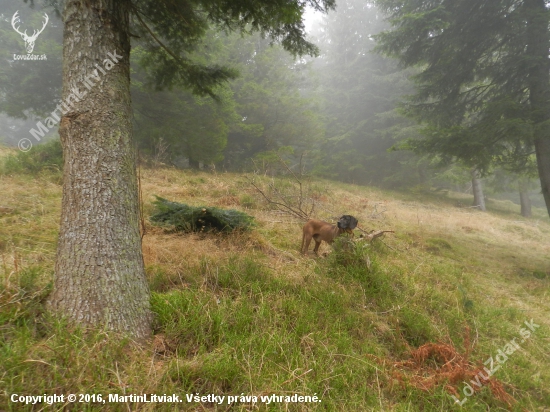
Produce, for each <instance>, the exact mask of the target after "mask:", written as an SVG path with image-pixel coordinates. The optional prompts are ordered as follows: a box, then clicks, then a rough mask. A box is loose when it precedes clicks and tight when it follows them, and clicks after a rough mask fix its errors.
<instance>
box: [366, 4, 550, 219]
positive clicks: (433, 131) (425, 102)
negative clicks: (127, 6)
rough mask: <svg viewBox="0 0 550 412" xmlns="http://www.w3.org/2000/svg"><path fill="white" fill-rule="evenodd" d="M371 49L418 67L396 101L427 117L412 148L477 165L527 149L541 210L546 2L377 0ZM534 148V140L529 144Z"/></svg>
mask: <svg viewBox="0 0 550 412" xmlns="http://www.w3.org/2000/svg"><path fill="white" fill-rule="evenodd" d="M375 3H376V4H378V5H379V6H380V7H382V8H383V9H384V10H385V11H386V12H387V13H389V14H390V16H391V17H390V21H391V23H392V25H393V29H392V30H391V31H388V32H385V33H382V34H381V35H379V36H378V40H379V41H380V43H381V44H380V46H379V47H378V50H379V51H381V52H383V53H385V54H387V55H390V56H393V57H396V58H398V59H399V60H400V62H401V63H402V64H403V65H404V66H405V67H409V66H418V67H421V68H422V70H421V72H420V73H419V74H418V75H416V76H415V81H416V86H417V88H416V93H415V94H413V95H411V96H409V98H408V100H407V102H406V104H405V105H404V110H405V112H406V113H407V114H409V115H410V116H412V117H414V118H416V119H417V120H419V121H421V122H424V123H425V124H427V126H428V127H427V128H426V130H425V138H424V139H423V140H422V141H411V142H409V145H410V147H411V148H413V149H416V150H417V151H420V152H429V153H432V154H437V155H442V156H444V157H445V156H446V157H448V158H451V159H452V158H454V159H458V160H461V161H463V162H464V163H466V164H468V165H469V166H472V167H476V168H478V169H480V170H485V171H487V170H488V169H489V167H490V166H491V165H492V164H495V163H501V162H504V163H511V164H512V163H513V164H515V165H516V166H517V165H521V164H522V163H524V164H525V165H526V167H528V165H529V160H528V157H529V155H530V154H531V153H533V151H535V152H536V156H537V163H538V171H539V177H540V180H541V186H542V192H543V195H544V197H545V199H546V204H547V208H548V210H549V213H550V132H549V130H550V126H549V125H550V74H549V73H550V60H549V58H548V50H549V46H550V31H549V23H550V11H549V5H548V4H547V2H545V0H522V1H518V0H483V1H480V0H462V1H451V0H437V1H432V0H421V1H417V0H379V1H376V2H375ZM533 148H534V149H533Z"/></svg>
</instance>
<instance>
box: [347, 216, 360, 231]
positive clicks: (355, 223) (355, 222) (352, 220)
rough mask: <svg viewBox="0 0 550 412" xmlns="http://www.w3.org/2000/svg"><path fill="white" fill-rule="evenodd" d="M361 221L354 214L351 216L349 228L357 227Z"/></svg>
mask: <svg viewBox="0 0 550 412" xmlns="http://www.w3.org/2000/svg"><path fill="white" fill-rule="evenodd" d="M358 223H359V221H358V220H357V219H356V218H354V217H353V216H350V220H349V228H350V229H355V228H356V227H357V224H358Z"/></svg>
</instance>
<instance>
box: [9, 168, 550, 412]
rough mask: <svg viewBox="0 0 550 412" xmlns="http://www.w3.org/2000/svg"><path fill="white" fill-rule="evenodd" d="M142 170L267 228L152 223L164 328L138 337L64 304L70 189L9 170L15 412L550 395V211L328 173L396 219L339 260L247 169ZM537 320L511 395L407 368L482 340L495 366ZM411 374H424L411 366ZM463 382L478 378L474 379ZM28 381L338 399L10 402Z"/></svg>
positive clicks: (379, 404)
mask: <svg viewBox="0 0 550 412" xmlns="http://www.w3.org/2000/svg"><path fill="white" fill-rule="evenodd" d="M142 172H143V174H144V178H143V179H144V180H143V182H142V184H143V187H144V190H145V193H144V198H145V199H148V198H152V196H151V195H152V194H157V193H159V194H162V195H163V196H167V197H168V196H169V197H170V198H174V199H175V200H177V201H180V200H183V199H184V198H185V196H188V194H189V193H193V194H196V196H199V194H202V197H198V198H196V199H194V200H193V202H194V203H196V204H214V202H216V201H219V202H220V204H221V202H224V201H225V200H227V201H228V202H229V201H230V200H231V199H233V198H234V197H235V196H236V197H237V199H241V203H246V205H241V206H242V207H247V208H248V207H250V206H248V205H254V207H253V210H252V211H250V209H249V211H250V213H252V212H254V216H255V218H256V219H257V221H258V227H257V228H256V231H255V233H253V234H250V235H243V234H240V235H224V236H217V235H215V234H203V235H200V236H199V235H179V236H176V235H173V234H168V233H165V232H162V231H160V229H156V231H154V230H153V229H152V228H149V230H150V232H148V233H147V234H146V236H145V240H144V242H145V243H144V250H145V257H146V268H147V275H148V279H149V284H150V288H151V290H152V296H151V304H152V308H153V311H154V314H155V320H154V338H153V339H152V340H151V341H150V342H147V343H146V344H145V345H137V344H135V343H134V342H132V341H131V340H129V339H127V338H125V337H124V336H120V335H116V334H113V333H107V332H106V331H103V330H101V329H100V330H82V329H78V328H74V327H72V326H70V325H68V324H66V323H65V322H64V321H63V320H62V319H57V318H53V317H51V316H50V315H49V314H48V312H47V307H46V302H47V296H48V294H49V292H50V290H51V282H52V276H53V262H54V258H55V242H56V234H57V229H56V227H57V222H58V218H59V202H60V188H59V186H58V185H56V184H55V183H52V182H51V180H49V178H48V177H47V176H38V177H37V178H36V179H34V180H27V179H26V178H25V177H23V176H20V175H17V174H16V175H13V176H5V175H4V176H0V183H2V184H3V185H4V187H5V188H6V191H5V193H6V195H5V198H4V202H6V203H5V206H6V207H8V208H9V209H10V211H9V212H7V213H4V214H2V215H0V245H1V247H0V410H6V411H19V410H23V411H26V410H28V411H34V410H41V409H42V408H44V410H63V408H67V409H68V410H78V411H80V410H84V411H128V410H132V411H133V410H140V411H141V410H144V411H148V410H161V411H163V410H166V411H168V410H170V411H171V410H188V411H195V410H211V411H215V410H219V411H225V410H232V411H233V410H234V411H239V410H241V411H245V410H262V411H263V410H266V411H287V410H289V411H380V410H385V411H434V412H435V411H452V410H455V409H456V410H464V411H486V410H494V411H500V410H502V411H504V410H512V411H524V410H529V411H535V410H544V408H546V407H547V406H548V405H550V386H549V385H548V382H550V369H549V368H548V367H547V366H548V364H549V355H548V353H550V331H549V328H548V325H547V323H545V320H546V319H548V315H549V314H550V307H549V304H548V295H549V290H550V289H549V275H548V273H549V272H548V271H549V265H548V260H547V259H548V258H547V255H545V254H544V252H543V251H544V250H545V249H544V245H539V244H540V243H541V242H543V243H544V242H548V241H550V239H549V237H550V231H549V230H548V226H549V225H548V223H546V222H540V223H539V226H536V227H535V226H531V225H521V224H520V223H514V222H513V221H512V220H517V219H516V217H510V218H507V217H505V216H501V215H498V216H495V215H491V214H485V215H484V214H480V213H477V214H466V213H465V212H464V211H457V210H456V208H455V207H454V206H452V205H447V204H443V205H439V206H437V205H436V204H434V203H427V204H423V203H420V202H413V201H412V200H410V199H407V198H406V196H405V197H400V196H396V197H393V196H394V195H393V194H390V193H388V192H379V191H375V190H373V189H369V188H359V187H355V186H350V185H346V187H345V189H336V185H334V186H331V183H330V182H326V181H323V182H319V183H316V184H318V185H319V187H321V186H322V187H324V188H329V190H328V192H330V193H331V196H332V197H331V202H332V203H331V205H330V206H331V207H332V208H333V209H337V210H345V211H346V212H348V211H349V212H350V213H352V214H354V215H355V216H358V217H359V218H360V224H361V225H362V226H363V227H365V228H369V229H370V228H372V227H376V228H379V229H388V228H392V229H395V230H396V234H395V235H389V236H387V237H386V239H385V240H384V243H382V242H381V241H376V242H374V243H373V244H370V245H369V244H365V243H360V242H358V243H354V242H349V241H348V240H346V239H342V240H339V241H338V242H336V244H335V247H334V251H333V252H332V253H330V254H329V255H328V256H327V257H326V258H313V257H311V256H310V257H302V256H300V255H299V253H298V248H299V243H300V236H301V235H300V224H298V223H295V222H291V221H288V220H284V219H282V218H281V217H280V215H273V214H271V212H269V211H266V209H267V206H266V205H265V204H264V203H263V202H262V199H261V198H260V197H256V196H255V195H254V193H253V192H246V193H244V192H242V188H243V183H242V181H240V180H239V179H240V178H239V177H236V176H232V175H215V176H214V175H209V174H205V173H203V174H197V173H196V172H192V173H191V172H190V173H188V174H187V173H183V172H178V171H173V170H162V171H154V170H151V171H149V170H145V171H142ZM282 186H284V185H282ZM237 188H238V189H237ZM190 190H192V192H190ZM239 190H241V191H239ZM338 190H340V191H338ZM209 193H210V194H209ZM224 193H225V194H226V196H227V199H224V198H223V196H224ZM148 196H149V197H148ZM178 196H179V197H178ZM323 196H324V195H323ZM327 196H328V195H327ZM404 198H405V201H404V200H403V199H404ZM334 199H342V200H341V201H340V200H338V202H341V203H337V202H336V201H335V200H334ZM365 199H369V201H371V202H372V201H373V200H372V199H375V200H376V199H380V200H379V201H380V202H382V201H384V202H386V204H387V206H386V207H387V210H388V211H387V212H386V213H385V214H383V215H376V217H375V218H374V217H372V218H371V217H370V216H372V212H373V211H374V209H373V208H372V207H371V206H369V204H366V201H365ZM388 199H389V200H388ZM245 200H246V202H245ZM377 201H378V200H377ZM365 205H367V206H365ZM146 206H148V205H146ZM148 207H149V206H148ZM376 210H377V211H380V210H381V208H380V207H378V208H377V209H376ZM279 222H281V223H279ZM518 225H519V226H518ZM464 227H466V228H467V229H463V228H464ZM491 231H494V232H495V233H492V232H491ZM325 250H326V249H325ZM531 318H533V319H534V321H535V323H538V324H540V325H541V327H540V328H539V329H538V330H537V331H536V332H535V333H533V334H532V336H531V337H530V338H529V339H527V340H525V342H523V343H522V344H521V349H520V350H518V351H516V352H515V353H514V354H512V355H510V356H509V359H508V360H507V361H506V363H505V364H503V365H502V367H501V368H500V369H499V370H498V371H497V372H496V374H495V377H496V378H497V379H498V380H499V381H501V382H502V383H503V384H504V388H505V389H506V391H507V392H508V393H509V394H511V395H512V396H513V397H514V398H515V400H516V402H515V403H514V404H513V405H512V406H507V405H506V403H504V402H502V401H500V400H498V399H497V398H495V396H494V395H493V394H492V393H491V392H490V391H489V390H488V388H487V387H484V388H483V389H482V390H481V391H480V392H478V393H476V394H474V395H473V396H472V397H470V398H468V401H467V403H466V404H464V406H463V407H462V408H460V407H458V406H457V405H454V401H453V399H452V398H451V397H450V395H449V393H448V392H447V391H446V390H445V388H444V387H443V385H440V386H437V387H435V388H433V389H431V390H429V391H423V390H421V389H418V387H417V386H415V385H414V384H413V383H414V382H413V381H414V379H418V377H416V378H415V377H414V376H412V375H411V374H408V372H407V371H406V370H404V369H402V368H401V369H400V368H396V367H395V366H394V365H395V364H397V363H398V362H400V361H404V360H407V359H409V357H410V351H411V350H413V349H416V348H418V347H420V346H421V345H423V344H426V343H430V342H445V343H449V344H452V345H453V346H454V347H455V348H456V350H457V352H459V353H465V352H467V351H470V352H471V354H470V359H471V362H472V364H473V365H476V364H479V363H482V362H484V361H485V360H486V359H487V358H489V357H490V356H494V355H496V353H497V350H498V349H500V348H502V347H503V346H504V345H505V344H506V343H507V342H509V341H510V340H511V339H513V338H514V337H517V336H519V330H520V328H522V327H523V323H524V321H526V320H530V319H531ZM467 328H469V329H470V338H469V341H470V342H471V344H472V345H471V347H470V348H466V345H467V343H468V339H467V333H466V330H467ZM429 362H435V361H434V360H433V359H431V360H429ZM398 371H399V372H400V373H402V374H404V375H405V376H407V379H405V380H402V379H398V378H397V377H396V376H397V375H396V372H398ZM455 386H456V388H457V390H459V391H462V388H463V387H464V383H462V381H459V382H458V383H457V384H456V385H455ZM14 393H16V394H22V395H38V394H44V393H46V394H54V393H56V394H69V393H75V394H78V393H88V394H102V395H103V397H104V398H106V396H107V394H120V395H123V394H143V393H148V394H159V395H162V394H165V393H166V394H172V393H174V394H178V395H180V397H182V399H184V400H185V394H197V393H198V394H200V395H208V394H215V395H224V396H226V397H227V396H236V397H238V396H240V395H241V394H243V395H248V396H257V397H260V396H266V395H271V394H275V395H289V396H290V395H292V394H298V395H309V396H313V395H314V394H316V396H318V397H319V399H320V400H321V402H315V403H288V404H287V403H283V402H281V403H271V404H269V405H267V404H263V403H260V402H258V403H257V404H256V405H252V404H250V403H247V402H240V401H238V400H237V401H236V402H234V403H233V404H232V405H227V403H226V404H224V405H223V406H216V405H214V404H209V403H203V404H198V403H187V402H186V401H184V402H183V403H181V404H178V405H177V406H175V405H174V404H170V403H165V404H163V403H156V404H138V403H131V402H130V403H128V404H127V403H120V404H107V403H106V404H103V403H82V404H78V403H77V404H72V405H64V404H56V405H53V406H51V407H50V406H47V405H43V404H42V405H35V406H32V405H27V406H24V405H22V404H19V403H13V402H10V401H9V396H11V394H14ZM461 396H462V395H461ZM226 402H227V401H226Z"/></svg>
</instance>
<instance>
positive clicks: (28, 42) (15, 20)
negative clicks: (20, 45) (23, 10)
mask: <svg viewBox="0 0 550 412" xmlns="http://www.w3.org/2000/svg"><path fill="white" fill-rule="evenodd" d="M18 13H19V10H17V11H16V12H15V14H14V15H13V17H12V19H11V25H12V27H13V29H14V30H15V31H16V32H17V33H19V34H20V35H21V37H22V38H23V40H25V49H27V53H29V54H30V53H32V51H33V50H34V42H35V41H36V38H37V37H38V35H39V34H40V33H42V32H43V31H44V29H45V28H46V25H47V24H48V21H49V18H48V15H47V14H46V13H44V24H43V25H42V28H41V29H40V30H34V32H33V34H32V36H29V35H28V34H27V30H25V31H24V32H21V31H19V24H20V23H21V20H19V15H18Z"/></svg>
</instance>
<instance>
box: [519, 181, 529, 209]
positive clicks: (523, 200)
mask: <svg viewBox="0 0 550 412" xmlns="http://www.w3.org/2000/svg"><path fill="white" fill-rule="evenodd" d="M519 202H520V205H521V215H522V216H523V217H531V198H530V197H529V180H528V179H520V180H519Z"/></svg>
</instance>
